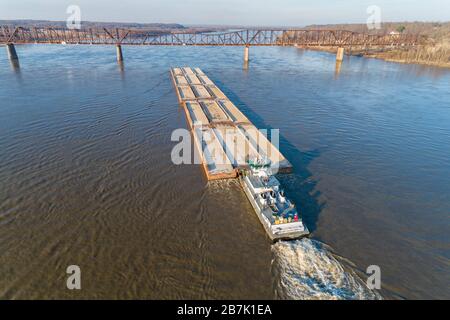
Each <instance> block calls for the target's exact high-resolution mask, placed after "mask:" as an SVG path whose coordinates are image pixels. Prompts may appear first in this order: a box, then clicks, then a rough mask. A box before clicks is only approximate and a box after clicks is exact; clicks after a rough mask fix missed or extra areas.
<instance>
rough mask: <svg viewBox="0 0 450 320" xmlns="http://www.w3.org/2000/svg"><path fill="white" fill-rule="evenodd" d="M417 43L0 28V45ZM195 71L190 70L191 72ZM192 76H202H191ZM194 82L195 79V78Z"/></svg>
mask: <svg viewBox="0 0 450 320" xmlns="http://www.w3.org/2000/svg"><path fill="white" fill-rule="evenodd" d="M419 41H420V37H419V35H416V34H394V35H392V34H380V35H374V34H368V33H357V32H352V31H346V30H311V29H304V30H302V29H293V30H263V29H253V30H250V29H249V30H247V29H246V30H238V31H230V32H212V33H207V32H205V33H171V32H165V33H161V32H159V33H158V32H155V31H151V30H139V29H118V28H90V29H64V28H52V27H47V28H45V27H20V26H19V27H15V28H12V27H9V26H0V43H54V44H102V45H107V44H109V45H117V44H120V45H170V46H287V45H296V44H297V45H310V46H355V45H371V46H404V45H415V44H418V42H419ZM194 71H196V70H193V71H192V72H194ZM190 75H192V76H193V77H197V78H200V80H201V77H198V76H200V75H202V74H194V73H190ZM194 80H196V79H195V78H194Z"/></svg>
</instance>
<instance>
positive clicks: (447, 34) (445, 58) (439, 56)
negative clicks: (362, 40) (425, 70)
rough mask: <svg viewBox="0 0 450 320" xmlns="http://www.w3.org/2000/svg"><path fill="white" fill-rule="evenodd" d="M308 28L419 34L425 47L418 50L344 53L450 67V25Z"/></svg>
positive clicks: (349, 50) (370, 49)
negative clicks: (373, 28) (375, 28)
mask: <svg viewBox="0 0 450 320" xmlns="http://www.w3.org/2000/svg"><path fill="white" fill-rule="evenodd" d="M306 29H336V30H348V31H354V32H366V33H367V32H368V33H370V34H420V35H422V36H424V38H425V40H424V43H423V44H420V45H418V46H415V47H384V48H379V47H370V46H367V47H362V46H359V47H353V48H346V49H345V51H344V52H345V54H347V55H353V56H362V57H367V58H377V59H382V60H385V61H390V62H397V63H407V64H421V65H428V66H435V67H442V68H450V22H396V23H383V24H381V26H380V29H377V30H368V29H367V25H365V24H339V25H311V26H308V27H306ZM298 47H301V48H305V49H311V50H318V51H327V52H331V53H336V51H337V48H334V47H323V46H322V47H317V46H307V47H305V46H298Z"/></svg>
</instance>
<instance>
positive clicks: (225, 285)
mask: <svg viewBox="0 0 450 320" xmlns="http://www.w3.org/2000/svg"><path fill="white" fill-rule="evenodd" d="M2 50H4V48H2ZM17 52H18V54H19V57H20V68H17V67H14V66H12V65H10V63H9V61H8V59H7V57H6V53H5V52H4V51H3V52H0V53H1V54H0V110H1V114H2V116H1V117H0V298H2V299H12V298H15V299H21V298H43V299H52V298H61V299H71V298H93V299H97V298H101V299H105V298H111V299H133V298H138V299H178V298H183V299H201V298H207V299H221V298H227V299H241V298H245V299H274V298H283V299H284V298H288V299H289V298H294V299H296V298H311V299H316V298H327V299H360V298H361V299H366V298H368V299H372V298H380V297H383V298H387V299H402V298H408V299H414V298H426V299H428V298H447V299H448V298H450V285H449V284H450V283H449V277H448V276H449V270H450V224H449V213H450V189H449V186H450V152H449V150H450V71H448V70H444V69H435V68H430V67H423V66H416V65H402V64H396V63H390V62H385V61H381V60H375V59H366V58H360V57H350V58H348V57H346V58H345V60H344V62H343V64H342V66H341V68H340V72H336V70H335V59H334V56H333V55H332V54H329V53H325V52H314V51H304V50H301V49H297V48H291V47H279V48H277V47H267V48H263V47H261V48H253V47H252V48H250V58H251V62H250V65H249V67H248V68H244V66H243V49H242V48H240V47H237V48H233V47H204V48H201V47H187V46H186V47H123V53H124V58H125V61H124V64H123V65H122V66H119V65H118V64H117V62H116V61H115V49H114V47H108V46H81V45H80V46H76V45H67V46H63V45H25V46H17ZM186 65H187V66H196V67H200V68H202V69H203V71H204V72H205V73H206V74H207V75H208V76H209V77H210V78H211V80H213V81H214V82H215V83H216V84H217V85H218V86H219V87H220V88H221V89H222V90H223V91H224V93H225V94H226V95H227V96H228V97H229V98H230V99H231V100H232V101H233V102H234V103H235V104H236V105H237V106H238V107H239V108H240V109H241V110H242V111H243V113H244V114H245V115H246V116H247V117H248V118H249V119H250V120H251V121H252V122H253V123H254V124H255V125H256V126H257V127H258V128H277V129H280V136H281V143H280V149H281V151H282V152H283V154H284V155H285V156H286V157H287V159H288V160H289V161H290V162H291V163H292V164H293V166H294V173H293V174H290V175H284V176H280V180H281V182H282V184H283V185H284V187H285V189H286V193H287V194H288V196H289V197H290V198H291V199H292V200H294V202H295V203H296V204H297V206H298V207H299V208H300V210H301V211H302V214H303V218H304V221H305V223H306V225H307V226H308V228H309V229H310V230H311V231H312V235H311V238H310V239H304V240H299V241H296V242H279V243H277V244H275V245H273V244H272V243H271V242H270V241H269V239H268V238H267V236H266V234H265V232H264V230H263V228H262V226H261V225H260V224H259V221H258V219H257V217H256V216H255V214H254V213H253V211H252V207H251V205H250V204H249V203H248V201H247V199H246V198H245V195H244V193H243V192H242V191H241V189H240V186H239V184H238V183H236V181H223V182H210V183H208V182H207V181H206V179H205V177H204V174H203V172H202V168H201V167H200V166H198V165H182V166H177V165H174V164H173V163H172V162H171V159H170V154H171V150H172V148H173V146H174V145H175V144H176V142H172V141H171V139H170V136H171V133H172V131H173V130H175V129H177V128H187V125H186V121H185V118H184V112H183V110H182V109H181V108H180V107H179V105H178V103H177V97H176V95H175V92H174V89H173V86H172V83H171V81H170V77H169V68H170V67H173V66H186ZM73 264H75V265H78V266H80V268H81V274H82V289H81V290H79V291H78V290H74V291H71V290H68V289H67V288H66V278H67V276H68V275H67V274H66V268H67V266H69V265H73ZM369 265H377V266H379V267H380V270H381V284H382V290H381V291H377V292H375V291H371V290H369V289H367V288H366V287H365V284H364V283H365V280H366V278H367V275H366V274H365V271H366V268H367V267H368V266H369Z"/></svg>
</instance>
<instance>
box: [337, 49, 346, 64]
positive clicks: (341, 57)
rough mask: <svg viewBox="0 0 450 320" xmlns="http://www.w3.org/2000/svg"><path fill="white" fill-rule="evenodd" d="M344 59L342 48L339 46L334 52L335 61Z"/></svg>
mask: <svg viewBox="0 0 450 320" xmlns="http://www.w3.org/2000/svg"><path fill="white" fill-rule="evenodd" d="M342 60H344V48H342V47H339V48H338V49H337V53H336V61H342Z"/></svg>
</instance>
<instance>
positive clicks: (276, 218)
mask: <svg viewBox="0 0 450 320" xmlns="http://www.w3.org/2000/svg"><path fill="white" fill-rule="evenodd" d="M239 181H240V183H241V185H242V188H243V189H244V192H245V194H246V195H247V198H248V200H249V201H250V203H251V204H252V206H253V209H254V210H255V212H256V215H257V216H258V218H259V220H260V221H261V224H262V225H263V227H264V229H265V230H266V232H267V234H268V236H269V237H270V239H271V240H272V241H276V240H282V239H284V240H287V239H297V238H300V237H303V236H306V235H308V234H309V231H308V228H307V227H306V226H305V225H304V224H303V221H302V219H301V217H300V214H299V212H298V211H297V208H296V206H295V205H294V204H293V203H292V202H291V201H290V200H289V199H288V198H286V196H285V194H284V191H283V190H282V189H281V186H280V182H279V181H278V179H277V178H276V177H275V176H274V175H273V174H272V169H271V163H270V161H269V160H268V159H263V158H260V159H254V160H250V161H248V168H246V169H242V170H240V171H239Z"/></svg>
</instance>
